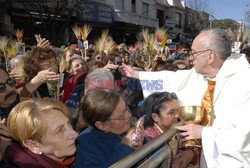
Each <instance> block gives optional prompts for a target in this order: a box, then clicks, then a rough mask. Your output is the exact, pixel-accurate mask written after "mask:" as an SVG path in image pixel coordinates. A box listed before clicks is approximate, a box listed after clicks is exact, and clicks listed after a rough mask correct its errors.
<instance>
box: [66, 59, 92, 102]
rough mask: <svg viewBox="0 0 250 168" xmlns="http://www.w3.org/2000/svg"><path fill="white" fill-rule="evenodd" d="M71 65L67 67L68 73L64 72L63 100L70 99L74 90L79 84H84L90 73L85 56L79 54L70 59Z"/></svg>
mask: <svg viewBox="0 0 250 168" xmlns="http://www.w3.org/2000/svg"><path fill="white" fill-rule="evenodd" d="M68 63H69V66H68V67H67V71H66V73H64V81H63V88H62V90H63V98H62V102H63V103H65V102H67V101H68V99H69V97H70V95H71V94H72V91H73V90H74V89H75V88H76V87H77V86H79V85H82V84H84V80H85V78H86V75H87V73H88V66H87V63H86V62H85V61H84V60H83V58H82V57H81V56H80V55H79V56H74V57H72V58H71V59H70V60H69V62H68Z"/></svg>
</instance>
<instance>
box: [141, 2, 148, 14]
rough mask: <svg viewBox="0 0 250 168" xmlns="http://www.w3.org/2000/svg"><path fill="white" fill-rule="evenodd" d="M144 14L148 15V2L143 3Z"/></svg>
mask: <svg viewBox="0 0 250 168" xmlns="http://www.w3.org/2000/svg"><path fill="white" fill-rule="evenodd" d="M142 15H143V16H145V17H148V4H147V3H144V2H143V3H142Z"/></svg>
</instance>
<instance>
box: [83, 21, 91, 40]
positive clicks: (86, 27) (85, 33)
mask: <svg viewBox="0 0 250 168" xmlns="http://www.w3.org/2000/svg"><path fill="white" fill-rule="evenodd" d="M91 29H92V28H91V26H89V25H84V26H83V27H81V35H82V40H83V41H85V40H87V38H88V35H89V33H90V32H91Z"/></svg>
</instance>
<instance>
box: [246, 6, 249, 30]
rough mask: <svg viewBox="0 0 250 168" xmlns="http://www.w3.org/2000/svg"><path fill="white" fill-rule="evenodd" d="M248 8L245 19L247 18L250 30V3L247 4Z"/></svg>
mask: <svg viewBox="0 0 250 168" xmlns="http://www.w3.org/2000/svg"><path fill="white" fill-rule="evenodd" d="M246 6H247V7H248V8H249V9H248V10H247V11H246V12H245V18H246V22H247V23H248V27H249V28H250V3H248V4H246Z"/></svg>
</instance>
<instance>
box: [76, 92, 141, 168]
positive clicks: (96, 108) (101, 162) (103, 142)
mask: <svg viewBox="0 0 250 168" xmlns="http://www.w3.org/2000/svg"><path fill="white" fill-rule="evenodd" d="M80 108H81V114H82V120H81V121H79V122H86V123H88V124H89V127H88V128H87V129H85V130H84V131H83V132H82V133H81V134H80V135H79V137H78V138H77V142H78V145H77V155H76V160H75V162H74V167H75V168H84V167H109V166H110V165H112V164H114V163H115V162H117V161H119V160H120V159H122V158H123V157H125V156H126V155H128V154H130V153H131V152H133V151H134V150H135V149H136V148H137V147H140V146H141V145H142V143H143V139H144V135H143V132H144V129H143V126H142V125H140V126H139V127H138V128H137V129H136V130H135V129H134V128H131V125H130V118H131V114H130V112H129V109H128V108H127V106H126V104H125V102H124V101H123V99H122V98H121V97H120V96H119V95H118V94H117V93H115V92H112V91H107V90H90V91H88V92H87V94H86V95H85V96H84V98H83V100H82V103H81V105H80ZM135 131H137V133H139V135H140V137H141V138H140V141H137V142H135V141H132V134H133V133H134V132H135Z"/></svg>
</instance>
